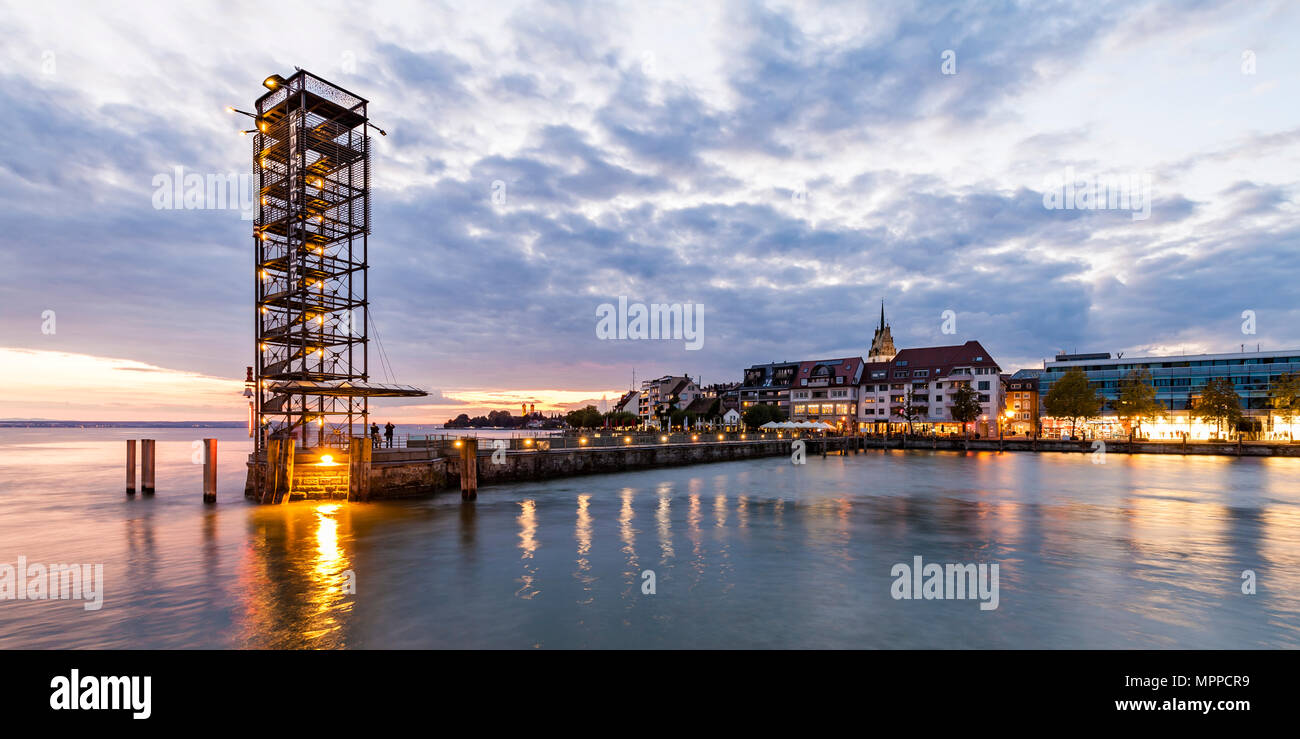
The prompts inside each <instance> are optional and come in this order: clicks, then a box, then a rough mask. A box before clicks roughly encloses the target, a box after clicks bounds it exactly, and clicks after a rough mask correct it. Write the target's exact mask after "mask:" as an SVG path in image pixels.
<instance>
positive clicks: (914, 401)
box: [858, 341, 1003, 436]
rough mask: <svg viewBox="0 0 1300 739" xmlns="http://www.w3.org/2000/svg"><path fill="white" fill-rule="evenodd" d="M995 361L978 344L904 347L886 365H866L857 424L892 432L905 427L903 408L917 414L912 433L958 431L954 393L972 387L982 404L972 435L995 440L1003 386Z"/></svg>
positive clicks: (912, 424)
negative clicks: (917, 347)
mask: <svg viewBox="0 0 1300 739" xmlns="http://www.w3.org/2000/svg"><path fill="white" fill-rule="evenodd" d="M999 372H1001V369H1000V368H999V367H998V364H997V362H995V361H993V358H992V357H991V356H989V353H988V351H986V350H985V349H984V347H983V346H981V345H980V343H979V342H978V341H968V342H966V343H965V344H961V345H959V346H931V347H924V348H920V349H904V350H902V351H900V352H898V353H897V354H896V355H894V357H893V358H892V359H891V360H889V361H888V362H872V363H869V364H867V365H866V366H865V367H864V369H863V373H862V383H861V388H860V391H859V403H858V423H859V428H860V429H861V430H864V431H883V430H884V429H885V427H886V424H888V428H889V429H890V430H892V431H902V430H905V429H906V428H907V424H908V420H907V418H905V417H904V409H905V408H906V407H907V406H908V405H911V406H912V407H913V408H915V409H916V410H917V415H916V417H915V418H913V419H912V422H911V426H912V430H913V431H914V432H927V431H935V432H937V433H960V432H961V431H962V430H963V429H962V426H961V424H959V423H957V422H956V421H954V420H953V418H952V401H953V393H954V392H955V391H956V390H957V387H958V386H959V385H962V384H968V385H970V387H971V389H972V390H974V391H975V394H976V398H977V399H978V401H979V404H980V409H981V412H980V416H979V418H977V419H976V421H975V422H974V424H973V425H972V431H973V432H974V433H976V434H979V435H981V436H996V435H997V433H998V417H999V414H1000V413H1001V409H1002V404H1003V389H1002V382H1001V380H1000V379H999V376H998V374H999Z"/></svg>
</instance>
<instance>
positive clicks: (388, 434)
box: [384, 421, 396, 449]
mask: <svg viewBox="0 0 1300 739" xmlns="http://www.w3.org/2000/svg"><path fill="white" fill-rule="evenodd" d="M394 428H396V427H395V426H393V422H392V421H389V422H388V423H386V424H384V441H385V442H386V443H387V446H388V448H389V449H392V448H393V429H394Z"/></svg>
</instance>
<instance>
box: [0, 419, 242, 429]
mask: <svg viewBox="0 0 1300 739" xmlns="http://www.w3.org/2000/svg"><path fill="white" fill-rule="evenodd" d="M247 425H248V422H247V421H0V428H10V429H11V428H41V429H68V428H93V429H138V428H177V429H238V428H245V427H246V426H247Z"/></svg>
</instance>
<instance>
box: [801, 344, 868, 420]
mask: <svg viewBox="0 0 1300 739" xmlns="http://www.w3.org/2000/svg"><path fill="white" fill-rule="evenodd" d="M863 366H864V363H863V361H862V357H845V358H843V359H820V360H816V361H811V362H800V363H799V369H798V370H797V371H796V373H795V382H794V385H793V386H791V388H790V415H789V418H790V420H791V421H821V422H823V423H829V424H830V425H832V426H838V427H840V428H842V429H846V430H848V429H852V428H853V422H854V419H855V418H856V416H857V415H858V387H859V384H860V383H861V381H862V370H863Z"/></svg>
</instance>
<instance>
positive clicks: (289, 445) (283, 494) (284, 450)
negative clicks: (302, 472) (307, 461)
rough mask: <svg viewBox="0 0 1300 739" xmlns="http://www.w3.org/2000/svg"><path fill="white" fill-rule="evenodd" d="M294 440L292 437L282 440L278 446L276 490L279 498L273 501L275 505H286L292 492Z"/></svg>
mask: <svg viewBox="0 0 1300 739" xmlns="http://www.w3.org/2000/svg"><path fill="white" fill-rule="evenodd" d="M295 442H296V439H294V438H293V437H292V436H290V437H289V438H287V439H285V440H284V443H283V444H282V445H281V446H280V480H279V482H278V488H279V490H280V497H279V498H277V499H276V500H275V502H276V503H288V502H289V496H290V494H291V493H292V492H293V455H294V446H295Z"/></svg>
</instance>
